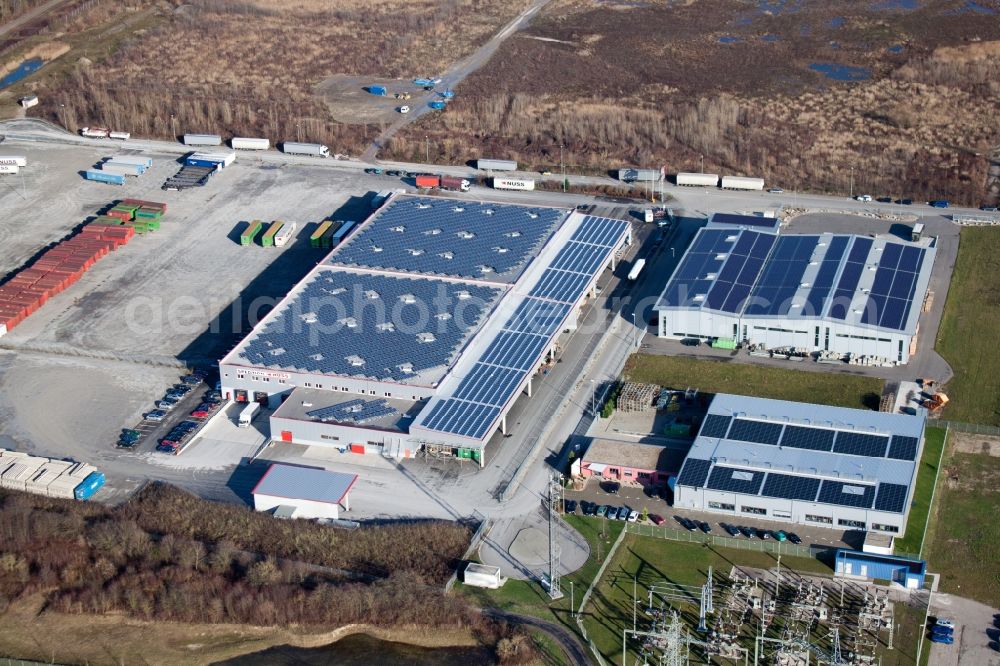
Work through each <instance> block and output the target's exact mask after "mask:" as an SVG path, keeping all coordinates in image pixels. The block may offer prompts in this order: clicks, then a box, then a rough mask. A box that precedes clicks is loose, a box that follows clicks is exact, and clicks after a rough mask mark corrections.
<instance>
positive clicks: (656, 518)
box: [649, 513, 666, 525]
mask: <svg viewBox="0 0 1000 666" xmlns="http://www.w3.org/2000/svg"><path fill="white" fill-rule="evenodd" d="M649 522H651V523H653V524H654V525H662V524H663V523H665V522H666V521H665V520H664V519H663V516H661V515H660V514H658V513H651V514H649Z"/></svg>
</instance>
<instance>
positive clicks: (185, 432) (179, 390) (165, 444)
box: [116, 372, 222, 454]
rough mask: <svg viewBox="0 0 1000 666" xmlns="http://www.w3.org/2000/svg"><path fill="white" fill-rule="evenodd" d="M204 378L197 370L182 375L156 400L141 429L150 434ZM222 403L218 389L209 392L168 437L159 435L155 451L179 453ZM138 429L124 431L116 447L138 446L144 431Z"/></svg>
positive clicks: (172, 429) (145, 415) (131, 447)
mask: <svg viewBox="0 0 1000 666" xmlns="http://www.w3.org/2000/svg"><path fill="white" fill-rule="evenodd" d="M204 381H205V376H204V375H203V374H201V373H198V372H194V373H191V374H189V375H184V376H183V377H181V381H180V383H179V384H175V385H174V386H172V387H171V388H170V389H168V390H167V392H166V393H165V394H164V396H163V397H162V398H160V399H159V400H157V401H156V402H155V403H154V406H155V407H156V409H154V410H152V411H149V412H147V413H145V414H143V422H142V424H140V425H139V427H138V428H145V429H146V432H147V433H148V432H149V431H150V430H151V429H155V427H156V424H158V423H161V422H163V421H164V420H166V419H167V417H168V416H169V415H170V412H171V411H173V410H174V409H175V408H176V407H177V406H178V405H179V404H180V403H181V401H182V400H184V398H186V397H187V396H188V395H189V394H190V393H191V392H192V391H194V390H195V389H196V388H197V387H198V386H199V385H200V384H202V382H204ZM221 403H222V395H221V394H220V393H219V391H218V390H214V391H206V392H205V395H204V396H203V397H202V399H201V403H200V404H199V405H198V406H197V407H196V408H195V409H193V410H192V411H191V413H190V418H189V419H187V420H184V421H181V422H180V423H178V424H177V425H175V426H174V427H173V428H171V430H170V432H168V433H167V435H166V436H165V437H162V438H160V441H159V442H158V443H157V445H156V450H157V451H160V452H163V453H173V454H176V453H177V452H179V451H180V449H181V448H182V447H183V444H184V442H185V441H186V440H187V438H188V437H190V435H191V434H192V433H193V432H194V431H195V430H197V429H198V426H199V425H201V421H202V420H203V419H205V418H207V417H208V416H209V415H210V414H211V413H212V412H214V411H215V410H216V409H217V408H218V407H219V405H220V404H221ZM138 428H125V429H124V430H122V432H121V434H120V435H119V437H118V443H117V445H116V446H117V447H118V448H121V449H134V448H135V447H136V446H138V445H139V442H141V441H142V437H143V434H144V433H143V430H140V429H138Z"/></svg>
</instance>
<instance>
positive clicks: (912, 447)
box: [886, 435, 920, 461]
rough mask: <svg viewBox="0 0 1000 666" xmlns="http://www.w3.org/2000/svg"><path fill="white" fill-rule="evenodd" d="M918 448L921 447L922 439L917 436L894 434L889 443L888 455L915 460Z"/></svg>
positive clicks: (898, 458) (889, 456)
mask: <svg viewBox="0 0 1000 666" xmlns="http://www.w3.org/2000/svg"><path fill="white" fill-rule="evenodd" d="M918 448H920V440H918V439H917V438H916V437H904V436H903V435H893V436H892V441H891V442H890V443H889V455H887V456H886V457H887V458H894V459H896V460H910V461H914V460H916V459H917V449H918Z"/></svg>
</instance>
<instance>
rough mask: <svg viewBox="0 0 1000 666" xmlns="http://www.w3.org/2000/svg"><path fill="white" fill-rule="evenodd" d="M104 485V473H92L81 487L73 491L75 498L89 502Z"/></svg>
mask: <svg viewBox="0 0 1000 666" xmlns="http://www.w3.org/2000/svg"><path fill="white" fill-rule="evenodd" d="M103 485H104V472H91V473H90V474H88V475H87V478H86V479H84V480H83V481H82V482H81V483H80V485H78V486H77V487H76V488H75V489H74V490H73V496H74V497H76V499H78V500H88V499H90V498H91V497H93V496H94V493H96V492H97V491H98V490H100V489H101V486H103Z"/></svg>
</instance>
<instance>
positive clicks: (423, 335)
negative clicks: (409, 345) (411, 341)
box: [417, 331, 437, 342]
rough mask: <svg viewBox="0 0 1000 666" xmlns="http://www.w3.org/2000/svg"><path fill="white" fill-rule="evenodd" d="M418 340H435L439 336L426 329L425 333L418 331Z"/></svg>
mask: <svg viewBox="0 0 1000 666" xmlns="http://www.w3.org/2000/svg"><path fill="white" fill-rule="evenodd" d="M417 340H419V341H420V342H434V341H435V340H437V338H435V337H434V334H433V333H431V332H430V331H424V332H423V333H417Z"/></svg>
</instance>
